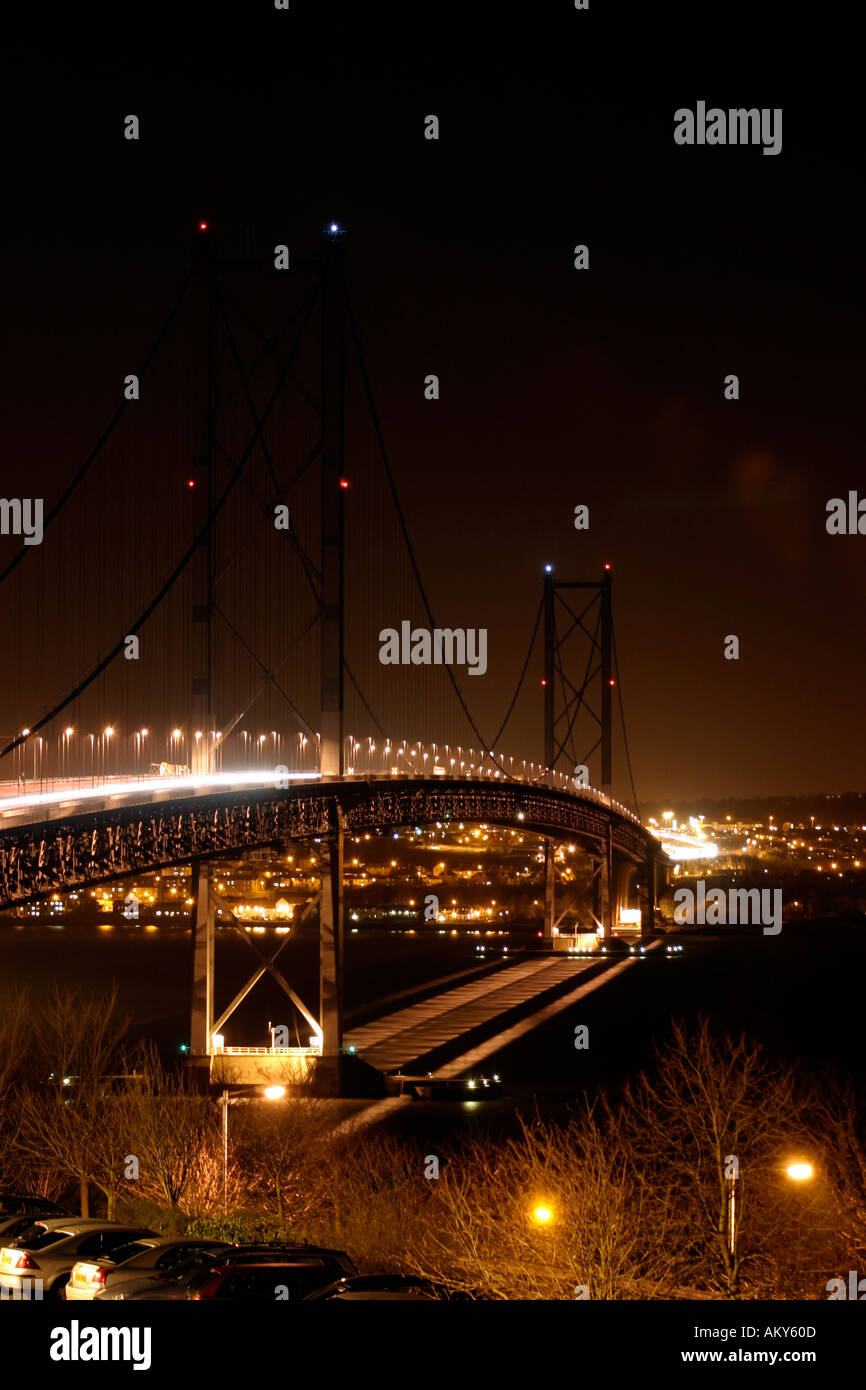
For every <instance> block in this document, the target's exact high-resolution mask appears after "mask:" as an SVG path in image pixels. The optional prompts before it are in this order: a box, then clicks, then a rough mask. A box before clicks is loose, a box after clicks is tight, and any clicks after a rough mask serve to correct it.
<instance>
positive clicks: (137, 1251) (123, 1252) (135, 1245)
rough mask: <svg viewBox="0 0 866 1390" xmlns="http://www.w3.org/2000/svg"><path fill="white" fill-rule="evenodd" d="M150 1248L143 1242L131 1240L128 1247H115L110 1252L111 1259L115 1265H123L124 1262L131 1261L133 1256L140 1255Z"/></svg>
mask: <svg viewBox="0 0 866 1390" xmlns="http://www.w3.org/2000/svg"><path fill="white" fill-rule="evenodd" d="M151 1248H152V1247H151V1246H149V1245H145V1244H144V1242H143V1241H139V1240H133V1241H130V1242H129V1244H128V1245H117V1246H115V1248H114V1249H113V1250H112V1252H111V1259H112V1260H113V1261H114V1263H115V1264H116V1265H120V1264H123V1262H124V1260H131V1259H132V1257H133V1256H134V1255H141V1254H143V1253H144V1251H145V1250H150V1249H151Z"/></svg>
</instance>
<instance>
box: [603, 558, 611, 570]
mask: <svg viewBox="0 0 866 1390" xmlns="http://www.w3.org/2000/svg"><path fill="white" fill-rule="evenodd" d="M604 567H605V569H606V570H609V569H610V565H609V564H608V563H607V561H606V560H605V562H604Z"/></svg>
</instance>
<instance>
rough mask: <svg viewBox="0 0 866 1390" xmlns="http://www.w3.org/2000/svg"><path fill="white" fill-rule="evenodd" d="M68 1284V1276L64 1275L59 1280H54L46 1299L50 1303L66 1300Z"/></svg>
mask: <svg viewBox="0 0 866 1390" xmlns="http://www.w3.org/2000/svg"><path fill="white" fill-rule="evenodd" d="M68 1283H69V1275H68V1274H64V1275H63V1277H62V1278H61V1279H56V1280H55V1281H54V1283H53V1284H52V1285H51V1288H50V1289H49V1290H48V1297H49V1299H50V1300H51V1302H52V1303H60V1302H61V1300H65V1299H66V1285H67V1284H68Z"/></svg>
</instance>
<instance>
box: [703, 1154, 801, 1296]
mask: <svg viewBox="0 0 866 1390" xmlns="http://www.w3.org/2000/svg"><path fill="white" fill-rule="evenodd" d="M814 1175H815V1169H814V1168H813V1166H812V1164H811V1163H809V1162H808V1161H807V1160H806V1159H797V1160H795V1161H794V1162H792V1163H789V1164H788V1165H787V1166H786V1168H785V1176H786V1177H788V1178H790V1179H791V1181H792V1182H808V1181H809V1180H810V1179H811V1178H813V1177H814ZM726 1182H727V1194H726V1204H725V1206H726V1209H725V1241H726V1245H727V1250H728V1255H729V1256H730V1259H731V1266H732V1270H736V1260H737V1235H738V1233H739V1231H738V1223H739V1219H740V1206H741V1202H740V1196H739V1182H740V1166H739V1164H738V1163H737V1164H735V1166H734V1171H733V1173H732V1174H731V1176H729V1177H726ZM734 1282H736V1280H734Z"/></svg>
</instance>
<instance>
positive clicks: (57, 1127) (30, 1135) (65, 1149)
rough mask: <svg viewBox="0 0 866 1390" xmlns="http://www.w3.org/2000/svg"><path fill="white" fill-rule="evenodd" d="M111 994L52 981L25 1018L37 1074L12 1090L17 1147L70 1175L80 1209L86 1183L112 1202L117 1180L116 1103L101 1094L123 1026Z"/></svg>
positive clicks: (106, 1090)
mask: <svg viewBox="0 0 866 1390" xmlns="http://www.w3.org/2000/svg"><path fill="white" fill-rule="evenodd" d="M116 999H117V996H116V991H114V990H113V991H112V992H111V994H109V995H108V996H106V997H104V998H99V997H96V996H94V997H88V996H84V995H82V994H81V993H80V991H78V990H72V991H69V990H62V989H61V988H60V986H59V985H58V984H57V982H56V981H53V982H52V987H51V990H50V991H49V994H48V997H47V999H46V1000H45V1002H44V1004H43V1005H42V1008H41V1009H40V1010H39V1011H38V1012H37V1014H36V1015H35V1018H34V1019H33V1028H34V1033H35V1038H36V1051H37V1057H38V1067H39V1071H38V1075H37V1079H36V1082H35V1084H34V1083H31V1084H28V1085H25V1086H24V1087H23V1088H22V1090H21V1095H20V1125H19V1129H18V1135H17V1140H16V1147H17V1150H18V1153H19V1154H20V1156H21V1157H22V1158H23V1159H24V1160H25V1161H27V1162H30V1163H32V1164H35V1165H36V1166H38V1167H44V1165H45V1163H46V1161H47V1162H48V1163H50V1164H51V1166H52V1167H54V1168H55V1169H56V1170H58V1171H59V1172H61V1173H64V1174H66V1175H67V1176H68V1177H70V1178H73V1179H74V1180H75V1181H77V1183H78V1185H79V1191H80V1200H81V1215H82V1216H87V1215H88V1214H89V1211H90V1197H89V1185H90V1183H91V1182H94V1183H96V1184H97V1186H99V1187H100V1188H101V1189H102V1191H103V1192H104V1193H105V1195H106V1198H107V1201H108V1204H109V1207H110V1208H113V1203H114V1196H113V1195H112V1194H115V1195H116V1191H117V1186H118V1184H119V1181H120V1174H119V1169H118V1167H117V1165H118V1157H119V1151H120V1149H121V1148H122V1136H121V1135H120V1133H119V1132H118V1127H117V1124H116V1123H115V1120H116V1118H117V1114H118V1106H117V1105H116V1104H114V1103H113V1101H112V1100H110V1099H108V1100H107V1099H106V1098H107V1097H108V1096H110V1076H111V1072H112V1070H113V1069H114V1068H116V1067H117V1066H118V1065H120V1060H119V1045H120V1041H121V1039H122V1037H123V1035H124V1033H125V1032H126V1029H127V1025H128V1020H126V1019H121V1018H119V1017H118V1016H117V1013H116Z"/></svg>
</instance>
